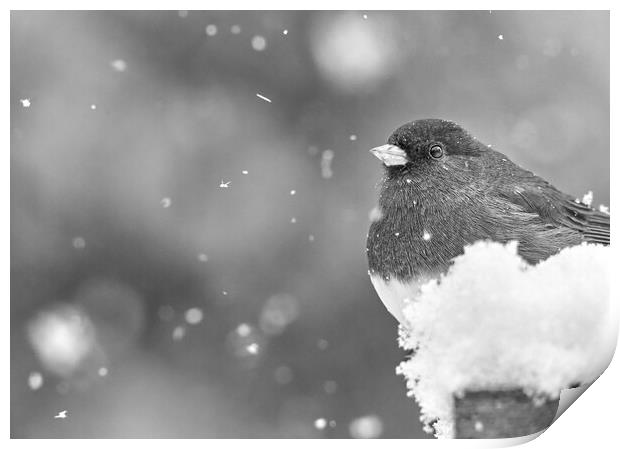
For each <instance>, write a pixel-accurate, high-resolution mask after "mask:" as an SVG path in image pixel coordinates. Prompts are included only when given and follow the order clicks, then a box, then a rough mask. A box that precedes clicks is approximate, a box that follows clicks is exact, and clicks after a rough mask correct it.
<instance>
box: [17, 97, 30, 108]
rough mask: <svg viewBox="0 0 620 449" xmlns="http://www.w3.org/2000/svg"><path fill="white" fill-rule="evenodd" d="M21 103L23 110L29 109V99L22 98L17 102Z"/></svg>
mask: <svg viewBox="0 0 620 449" xmlns="http://www.w3.org/2000/svg"><path fill="white" fill-rule="evenodd" d="M19 101H20V102H21V103H22V106H23V107H25V108H29V107H30V98H22V99H20V100H19Z"/></svg>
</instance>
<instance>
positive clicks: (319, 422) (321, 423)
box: [314, 418, 327, 430]
mask: <svg viewBox="0 0 620 449" xmlns="http://www.w3.org/2000/svg"><path fill="white" fill-rule="evenodd" d="M314 427H315V428H317V429H319V430H323V429H325V427H327V420H326V419H325V418H318V419H315V420H314Z"/></svg>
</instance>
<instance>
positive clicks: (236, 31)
mask: <svg viewBox="0 0 620 449" xmlns="http://www.w3.org/2000/svg"><path fill="white" fill-rule="evenodd" d="M230 32H231V33H232V34H239V33H241V27H240V26H239V25H233V26H231V27H230Z"/></svg>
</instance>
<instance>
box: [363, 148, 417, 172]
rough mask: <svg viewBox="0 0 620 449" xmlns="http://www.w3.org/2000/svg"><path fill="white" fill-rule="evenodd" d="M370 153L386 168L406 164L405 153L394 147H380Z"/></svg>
mask: <svg viewBox="0 0 620 449" xmlns="http://www.w3.org/2000/svg"><path fill="white" fill-rule="evenodd" d="M370 152H371V153H372V154H373V155H374V156H377V157H378V158H379V159H380V160H381V162H383V163H384V164H385V165H387V166H388V167H390V166H392V165H405V164H406V163H407V162H408V161H407V153H405V151H404V150H401V149H400V148H398V147H397V146H396V145H381V146H380V147H376V148H373V149H372V150H370Z"/></svg>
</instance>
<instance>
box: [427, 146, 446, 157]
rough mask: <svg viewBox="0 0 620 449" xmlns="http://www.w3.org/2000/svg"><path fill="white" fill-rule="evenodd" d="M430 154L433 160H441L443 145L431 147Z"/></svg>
mask: <svg viewBox="0 0 620 449" xmlns="http://www.w3.org/2000/svg"><path fill="white" fill-rule="evenodd" d="M428 154H430V156H431V157H432V158H433V159H441V158H442V157H443V148H441V145H437V144H434V145H431V147H430V148H429V149H428Z"/></svg>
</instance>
